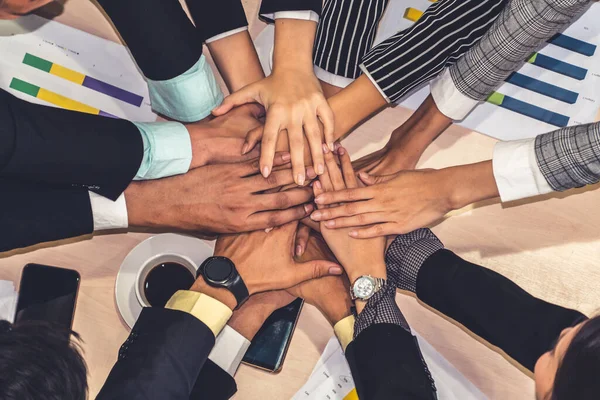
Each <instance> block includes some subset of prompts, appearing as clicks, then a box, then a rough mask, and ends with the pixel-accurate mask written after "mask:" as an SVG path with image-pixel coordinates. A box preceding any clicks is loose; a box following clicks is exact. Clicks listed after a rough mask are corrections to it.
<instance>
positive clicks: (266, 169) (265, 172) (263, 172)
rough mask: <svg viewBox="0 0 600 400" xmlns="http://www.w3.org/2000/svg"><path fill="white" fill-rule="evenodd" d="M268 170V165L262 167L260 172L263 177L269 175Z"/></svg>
mask: <svg viewBox="0 0 600 400" xmlns="http://www.w3.org/2000/svg"><path fill="white" fill-rule="evenodd" d="M269 172H270V170H269V167H263V169H262V174H263V176H264V177H265V178H268V177H269Z"/></svg>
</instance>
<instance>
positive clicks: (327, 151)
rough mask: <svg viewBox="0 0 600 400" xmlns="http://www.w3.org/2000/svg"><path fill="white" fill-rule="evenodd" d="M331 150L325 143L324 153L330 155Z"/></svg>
mask: <svg viewBox="0 0 600 400" xmlns="http://www.w3.org/2000/svg"><path fill="white" fill-rule="evenodd" d="M329 150H330V149H329V147H327V145H325V143H323V153H324V154H327V153H329ZM331 151H333V149H331Z"/></svg>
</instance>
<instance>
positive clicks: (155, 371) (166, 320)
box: [97, 308, 236, 400]
mask: <svg viewBox="0 0 600 400" xmlns="http://www.w3.org/2000/svg"><path fill="white" fill-rule="evenodd" d="M214 344H215V336H214V334H213V332H212V331H211V330H210V328H208V327H207V326H206V325H205V324H204V323H203V322H202V321H200V320H199V319H198V318H196V317H194V316H193V315H191V314H188V313H186V312H183V311H178V310H170V309H164V308H144V309H143V310H142V313H141V314H140V317H139V318H138V320H137V322H136V324H135V326H134V327H133V329H132V330H131V334H130V335H129V337H128V338H127V340H126V341H125V343H124V344H123V346H121V349H120V350H119V358H118V360H117V363H116V364H115V365H114V367H113V368H112V370H111V372H110V374H109V376H108V378H107V380H106V382H105V384H104V386H103V387H102V389H101V391H100V393H99V394H98V397H97V399H98V400H106V399H114V400H117V399H119V400H121V399H132V400H135V399H140V400H141V399H144V400H149V399H156V400H177V399H182V400H183V399H185V400H187V399H220V398H229V397H230V396H231V395H233V393H235V391H236V386H235V381H234V380H233V378H231V377H230V376H229V375H228V374H227V373H225V372H224V371H223V370H221V369H220V368H218V367H217V366H216V365H215V364H214V363H212V362H211V361H210V360H207V358H208V355H209V353H210V351H211V349H212V347H213V346H214ZM201 371H202V374H201Z"/></svg>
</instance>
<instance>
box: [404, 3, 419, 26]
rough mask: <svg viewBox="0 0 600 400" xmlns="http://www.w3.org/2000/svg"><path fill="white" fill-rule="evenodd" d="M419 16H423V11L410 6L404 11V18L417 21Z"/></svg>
mask: <svg viewBox="0 0 600 400" xmlns="http://www.w3.org/2000/svg"><path fill="white" fill-rule="evenodd" d="M421 16H423V11H420V10H417V9H416V8H412V7H409V8H407V9H406V11H405V12H404V18H406V19H407V20H409V21H412V22H417V21H418V20H419V18H421Z"/></svg>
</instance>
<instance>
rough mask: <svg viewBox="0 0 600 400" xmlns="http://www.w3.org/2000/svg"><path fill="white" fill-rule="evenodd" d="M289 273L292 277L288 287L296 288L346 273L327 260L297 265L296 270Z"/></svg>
mask: <svg viewBox="0 0 600 400" xmlns="http://www.w3.org/2000/svg"><path fill="white" fill-rule="evenodd" d="M289 271H290V275H289V277H288V279H287V285H289V286H288V287H291V286H295V285H297V284H299V283H302V282H304V281H308V280H311V279H319V278H322V277H324V276H331V275H334V276H336V275H341V274H342V273H343V272H344V270H343V269H342V267H340V266H339V265H338V264H336V263H334V262H331V261H325V260H313V261H307V262H304V263H296V265H295V268H293V269H291V270H289Z"/></svg>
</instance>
